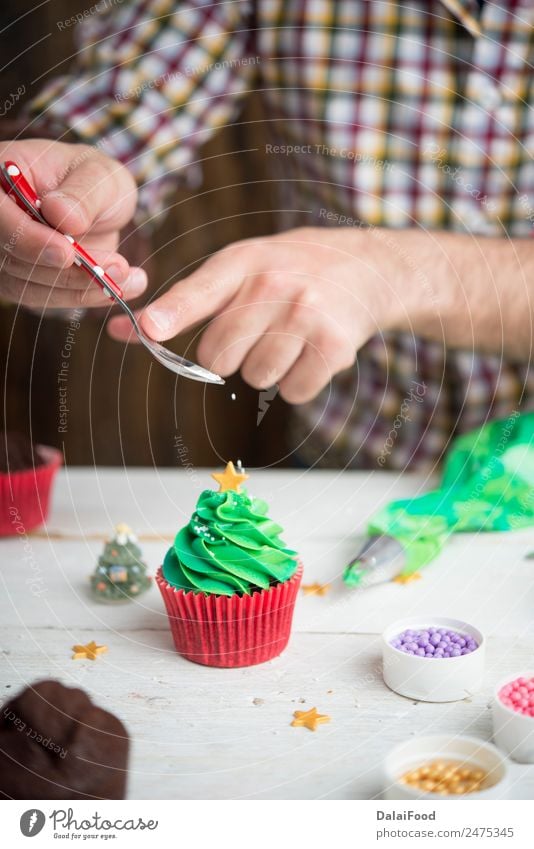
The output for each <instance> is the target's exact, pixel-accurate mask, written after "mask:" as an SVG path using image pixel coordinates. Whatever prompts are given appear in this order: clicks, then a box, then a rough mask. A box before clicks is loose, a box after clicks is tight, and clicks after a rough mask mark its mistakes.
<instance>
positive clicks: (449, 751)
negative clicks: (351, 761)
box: [384, 655, 510, 801]
mask: <svg viewBox="0 0 534 849" xmlns="http://www.w3.org/2000/svg"><path fill="white" fill-rule="evenodd" d="M465 656H466V655H464V657H465ZM435 760H450V761H461V762H462V763H464V762H465V764H466V766H476V767H479V768H480V769H483V770H484V772H486V773H488V774H489V776H490V780H491V782H492V784H491V786H488V787H485V788H484V789H483V790H478V791H476V792H475V793H465V794H463V795H458V796H457V795H454V796H442V795H441V794H437V793H427V792H425V791H424V790H418V789H417V788H415V787H410V785H409V784H402V783H401V782H400V781H399V779H400V777H401V776H402V775H404V774H405V773H406V772H408V771H409V770H412V769H417V768H418V767H420V766H423V764H426V763H429V762H431V761H435ZM509 792H510V774H509V768H508V763H507V761H506V758H504V757H503V755H502V754H501V752H499V750H498V749H497V748H496V747H495V746H492V745H491V743H486V742H484V741H483V740H478V739H477V738H476V737H462V736H458V737H450V736H448V735H445V734H433V735H430V736H428V737H414V738H413V739H411V740H407V741H406V742H405V743H401V744H400V745H399V746H396V747H395V748H394V749H393V750H392V751H391V752H390V753H389V755H388V756H387V757H386V759H385V761H384V798H385V799H426V800H428V799H433V800H434V801H441V800H445V799H456V800H460V799H471V800H473V801H475V800H483V799H507V798H508V794H509Z"/></svg>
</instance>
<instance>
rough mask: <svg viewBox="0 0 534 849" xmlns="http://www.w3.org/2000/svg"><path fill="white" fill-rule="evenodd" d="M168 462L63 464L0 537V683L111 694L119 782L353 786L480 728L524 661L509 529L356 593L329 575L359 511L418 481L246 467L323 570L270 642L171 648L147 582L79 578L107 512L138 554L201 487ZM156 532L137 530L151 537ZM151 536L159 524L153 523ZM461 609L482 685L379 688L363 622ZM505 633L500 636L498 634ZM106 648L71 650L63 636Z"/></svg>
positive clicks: (341, 790)
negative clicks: (130, 532) (302, 714)
mask: <svg viewBox="0 0 534 849" xmlns="http://www.w3.org/2000/svg"><path fill="white" fill-rule="evenodd" d="M195 476H196V479H195V480H192V479H191V475H187V474H186V473H185V472H182V473H181V474H177V473H176V472H171V471H170V470H150V471H149V470H135V471H127V470H123V471H119V470H113V471H111V470H102V469H98V470H83V471H81V470H68V471H64V472H63V473H62V476H61V478H60V480H59V481H58V486H57V488H56V497H55V500H54V509H53V512H52V515H51V518H50V521H49V525H48V530H49V532H50V538H48V539H47V538H46V537H45V536H40V535H39V536H31V535H30V536H28V537H27V538H20V539H11V540H2V541H1V542H0V548H1V558H2V568H1V573H0V574H1V581H2V584H1V585H2V592H1V593H0V625H1V627H0V650H1V653H0V682H1V684H0V686H1V694H2V696H3V698H4V699H7V698H9V697H10V696H11V695H12V694H13V693H14V692H16V691H17V690H18V689H19V688H21V687H22V686H24V685H26V684H28V683H31V682H32V681H35V680H37V679H39V678H43V677H48V676H51V677H54V678H57V679H59V680H61V681H63V682H64V683H65V684H70V685H76V684H79V685H80V686H82V687H84V688H85V689H86V690H87V691H88V692H89V693H90V694H91V696H92V697H93V698H94V699H95V701H96V702H97V703H99V704H101V705H102V706H103V707H107V708H109V709H110V710H113V711H115V712H116V713H117V714H118V715H119V716H120V717H121V718H122V719H123V720H124V721H125V723H126V724H127V726H128V728H129V730H130V733H131V736H132V740H133V748H132V762H131V775H130V785H129V795H130V797H131V798H193V799H194V798H228V799H231V798H259V799H267V798H291V799H292V798H370V797H373V796H375V795H376V794H378V793H379V792H380V787H381V776H380V763H381V761H382V759H383V757H384V755H385V754H386V753H387V752H388V750H389V749H390V748H391V746H392V745H394V744H395V743H397V742H400V741H401V740H403V739H405V737H406V736H409V735H413V734H416V733H417V734H422V733H431V732H436V731H438V730H440V731H445V732H451V733H468V734H475V735H477V736H480V737H482V738H484V739H489V737H490V734H491V723H490V710H489V707H488V705H489V701H490V697H491V692H492V688H493V686H494V684H495V683H496V682H497V681H498V680H499V679H500V678H502V677H503V676H505V675H508V674H513V673H514V672H515V671H519V670H522V669H524V668H526V667H529V666H530V667H531V668H532V667H533V666H534V663H533V662H532V648H533V640H532V610H533V609H534V607H533V604H532V602H533V598H532V586H531V584H532V580H531V576H532V568H533V567H532V562H531V561H530V562H529V561H525V560H524V559H523V557H524V554H525V552H526V551H527V550H529V547H532V535H531V534H528V533H526V532H521V533H514V534H508V535H504V534H502V535H491V536H489V535H488V536H478V537H477V536H465V537H462V538H459V539H457V540H455V541H454V542H453V543H451V544H450V546H449V548H448V550H447V551H446V552H445V553H444V554H443V555H442V557H441V558H440V560H439V561H438V562H436V564H434V565H433V566H432V567H430V568H429V569H428V570H427V571H426V572H425V573H424V577H423V579H422V580H421V581H419V582H417V583H415V584H412V585H408V586H406V587H399V586H393V585H384V586H381V587H376V588H374V589H371V590H368V591H365V592H363V593H358V592H354V591H349V590H348V589H347V588H346V587H344V586H343V585H342V583H341V581H340V577H339V576H340V573H341V570H342V567H343V564H344V562H345V561H346V559H347V558H348V556H349V555H350V553H351V551H352V548H353V546H354V540H355V535H356V534H358V533H361V532H362V530H363V527H364V525H365V521H366V519H367V517H368V516H369V515H370V513H371V512H372V511H373V510H374V509H376V507H377V506H378V505H379V504H380V503H382V502H383V501H384V500H385V499H387V498H392V497H400V496H403V495H407V494H410V493H414V492H417V491H419V489H420V488H421V486H423V485H425V484H424V482H423V481H422V480H421V479H420V478H416V477H413V478H411V477H410V476H403V477H402V478H401V479H397V478H395V477H394V476H392V475H386V474H381V475H372V474H369V475H367V474H364V473H348V474H347V473H344V474H343V475H339V474H337V473H334V472H332V473H331V472H314V473H306V474H303V473H300V472H285V471H284V472H282V471H280V472H269V473H254V474H253V477H252V480H251V482H250V483H251V487H250V488H251V490H252V491H254V492H255V493H257V494H258V495H261V496H262V497H265V498H266V499H267V500H268V501H269V503H270V504H271V515H272V516H273V517H274V518H275V519H278V520H279V521H280V522H281V523H282V524H283V525H284V526H285V528H286V534H285V536H286V539H287V541H288V543H290V544H291V545H294V546H295V547H296V548H298V549H299V551H301V552H302V554H303V558H304V561H305V565H306V576H305V582H307V583H308V582H313V581H315V580H318V581H320V582H331V589H330V592H329V593H328V594H327V595H326V596H323V597H312V596H304V595H302V594H301V596H300V598H299V600H298V604H297V609H296V616H295V627H294V634H293V637H292V640H291V643H290V646H289V648H288V649H287V651H286V652H285V653H284V655H283V656H282V657H281V658H278V659H276V660H274V661H272V662H271V663H268V664H264V665H262V666H259V667H253V668H250V669H242V670H217V669H208V668H205V667H201V666H197V665H194V664H191V663H189V662H187V661H185V660H183V659H182V658H180V657H179V656H177V655H176V653H175V652H174V651H173V648H172V642H171V638H170V632H169V630H168V627H167V621H166V617H165V615H164V612H163V605H162V602H161V600H160V597H159V593H158V592H157V589H156V588H155V587H154V588H153V589H152V590H150V592H149V593H147V594H146V595H145V596H143V597H142V598H141V599H139V601H138V602H137V603H135V604H133V603H132V604H127V605H123V606H110V605H101V604H97V603H96V602H94V601H93V600H92V598H91V597H90V595H89V594H88V588H87V577H88V575H89V573H90V572H91V570H92V569H93V567H94V563H95V560H96V557H97V556H98V554H99V552H100V550H101V547H102V541H101V540H100V539H98V538H96V537H98V536H99V535H104V534H105V533H107V532H109V530H110V529H111V527H112V526H113V524H114V523H116V522H118V521H121V520H125V521H127V522H129V523H130V524H132V526H133V527H134V528H135V529H136V530H137V531H138V532H139V533H140V534H142V535H144V534H148V535H150V536H151V539H150V540H147V541H144V542H143V549H144V552H145V555H146V559H147V561H148V563H149V566H150V570H151V571H155V568H156V567H157V565H158V564H159V562H160V560H161V557H162V554H163V553H164V551H165V549H166V548H167V546H168V544H169V541H168V539H167V537H170V536H172V534H173V532H174V531H176V530H177V528H178V527H179V526H180V524H182V523H183V522H184V521H185V520H186V519H187V517H188V516H189V515H190V513H191V511H192V509H193V507H194V504H195V501H196V497H197V495H198V492H199V491H200V490H201V489H202V488H204V487H206V486H209V485H210V484H209V476H208V473H207V472H206V471H204V470H197V471H196V472H195ZM154 536H155V537H156V538H155V539H153V538H152V537H154ZM158 537H159V538H158ZM412 612H414V613H420V612H428V613H431V612H433V613H439V614H443V615H446V614H448V615H451V616H457V617H460V618H462V617H465V618H468V619H469V620H470V621H473V622H474V623H475V624H478V625H479V626H481V627H482V628H483V630H485V631H486V633H487V634H489V635H490V639H489V642H488V655H487V674H486V680H485V686H484V688H483V690H482V691H481V692H480V693H478V694H476V695H475V696H473V697H472V699H471V700H465V701H462V702H457V703H453V704H441V705H440V704H437V705H432V704H424V703H413V702H412V701H411V700H408V699H403V698H401V697H399V696H397V695H395V694H394V693H391V692H390V691H389V690H388V689H387V688H386V687H385V685H384V683H383V681H382V677H381V671H380V643H379V634H380V632H381V631H382V629H383V627H385V625H387V624H389V623H390V622H391V621H392V620H393V619H395V618H399V617H401V616H404V615H406V614H409V613H412ZM505 634H506V635H507V639H506V640H504V639H503V635H505ZM93 638H94V639H96V640H97V641H98V642H103V643H105V644H106V645H108V646H109V652H108V653H107V654H106V655H103V656H102V657H100V658H99V659H98V660H97V661H96V662H94V663H92V662H90V661H76V662H74V661H72V660H71V652H70V648H71V646H72V645H73V644H74V643H75V642H86V641H88V640H90V639H93ZM313 706H316V707H317V709H318V710H319V712H321V713H327V714H329V715H330V716H331V718H332V719H331V723H330V724H328V725H324V726H321V727H320V728H319V729H318V731H317V732H315V733H312V732H309V731H307V730H306V729H297V728H292V727H291V726H290V722H291V719H292V714H293V711H294V710H298V709H303V708H306V707H313ZM513 777H514V787H513V795H514V797H516V798H533V797H534V767H525V766H519V765H513Z"/></svg>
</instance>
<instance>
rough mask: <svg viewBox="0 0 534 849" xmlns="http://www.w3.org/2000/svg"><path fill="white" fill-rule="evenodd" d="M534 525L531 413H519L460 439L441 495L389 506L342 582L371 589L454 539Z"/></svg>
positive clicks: (410, 570) (405, 574)
mask: <svg viewBox="0 0 534 849" xmlns="http://www.w3.org/2000/svg"><path fill="white" fill-rule="evenodd" d="M532 525H534V413H519V412H518V411H514V412H513V413H512V414H511V415H510V416H509V417H508V418H507V419H499V420H496V421H493V422H488V423H487V424H485V425H482V427H480V428H478V429H477V430H474V431H471V432H470V433H466V434H463V435H461V436H458V437H456V439H455V440H454V442H453V443H452V445H451V448H450V450H449V451H448V452H447V456H446V458H445V464H444V469H443V478H442V481H441V486H440V488H439V489H435V490H433V491H432V492H428V493H426V494H425V495H421V496H419V497H417V498H407V499H401V500H398V501H392V502H391V503H390V504H388V505H387V506H386V507H384V508H382V509H381V510H380V511H379V512H378V513H377V514H376V515H375V516H374V517H373V519H371V521H370V522H369V524H368V526H367V534H368V537H367V539H366V540H365V542H364V544H363V546H362V548H361V549H360V550H359V552H358V553H357V554H356V555H355V557H354V558H353V559H352V560H351V562H350V563H349V564H348V566H347V568H346V570H345V573H344V576H343V580H344V581H345V583H347V584H349V585H350V586H367V585H370V584H375V583H379V582H382V581H387V580H391V579H392V578H394V577H397V578H400V579H406V578H410V577H411V576H413V575H414V574H415V573H417V572H418V571H419V569H421V568H423V566H426V565H427V564H428V563H430V562H431V561H432V560H434V558H435V557H437V555H438V554H439V553H440V551H441V550H442V548H443V546H444V545H445V543H446V542H447V540H448V538H449V536H450V535H451V534H453V533H459V532H462V531H470V532H475V531H476V532H478V531H509V530H514V529H518V528H524V527H529V526H532Z"/></svg>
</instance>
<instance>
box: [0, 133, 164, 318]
mask: <svg viewBox="0 0 534 849" xmlns="http://www.w3.org/2000/svg"><path fill="white" fill-rule="evenodd" d="M6 160H13V161H14V162H16V163H17V165H20V167H21V169H22V171H23V173H24V174H25V176H26V177H27V179H28V181H29V182H30V183H32V185H33V187H34V188H35V190H36V192H37V194H38V195H39V197H40V198H41V199H42V207H41V212H42V213H43V215H44V217H45V218H46V220H47V221H48V222H49V223H50V224H51V225H52V227H57V228H58V230H59V231H61V232H60V233H57V232H55V230H53V229H51V228H49V227H45V226H44V225H42V224H39V223H38V222H35V221H32V219H31V218H30V217H29V216H28V215H27V214H26V213H25V212H23V211H22V210H21V209H19V207H18V206H17V205H16V204H15V202H14V201H13V199H12V198H10V197H7V196H6V194H5V193H4V191H3V190H2V189H1V188H0V298H2V299H4V300H7V301H14V302H16V303H21V304H24V305H25V306H29V307H74V306H85V307H96V306H102V305H105V304H109V300H108V298H107V297H106V296H105V295H104V294H103V293H102V292H101V290H100V288H99V287H98V286H97V285H96V283H94V282H91V279H90V278H89V277H88V275H87V274H86V273H85V272H84V271H81V270H80V269H78V268H77V267H76V266H75V265H73V262H74V251H73V249H72V247H71V245H70V244H69V242H68V241H67V239H65V238H64V237H63V236H62V235H61V233H71V234H72V235H73V236H75V237H76V238H77V239H78V240H79V241H80V242H82V243H83V246H84V247H85V248H87V250H88V251H89V253H90V254H91V255H92V256H93V257H94V259H95V260H96V262H97V263H98V264H99V265H101V266H102V267H103V268H104V269H105V270H106V271H107V272H108V273H109V275H110V276H111V277H112V278H113V279H114V280H115V281H116V282H117V283H118V284H119V286H120V287H121V289H122V290H123V291H124V295H125V297H126V298H134V297H137V296H138V295H140V294H141V292H142V291H143V290H144V289H145V287H146V282H147V281H146V275H145V272H144V271H143V270H142V269H140V268H130V267H129V265H128V263H127V262H126V260H125V259H124V257H122V256H121V255H120V254H118V253H116V251H117V247H118V245H119V230H120V229H121V228H122V227H124V225H125V224H127V223H128V221H129V220H130V219H131V217H132V215H133V213H134V210H135V205H136V195H137V190H136V186H135V182H134V180H133V178H132V177H131V175H130V174H129V172H128V171H127V170H126V168H124V167H123V166H122V165H121V164H120V163H118V162H115V161H114V160H112V159H110V158H109V157H107V156H104V154H102V153H100V152H99V151H98V150H96V149H95V148H92V147H90V146H88V145H72V144H62V143H60V142H52V141H45V140H41V139H31V140H28V141H20V142H2V143H1V144H0V161H1V162H4V161H6Z"/></svg>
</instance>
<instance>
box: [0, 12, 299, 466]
mask: <svg viewBox="0 0 534 849" xmlns="http://www.w3.org/2000/svg"><path fill="white" fill-rule="evenodd" d="M88 5H91V4H88V3H87V0H50V2H48V3H46V4H44V5H41V6H40V7H39V8H37V9H34V4H33V3H32V2H31V0H8V1H7V2H6V0H4V2H3V3H2V6H1V9H0V22H1V26H2V28H4V27H7V28H6V29H4V31H3V33H2V34H1V35H0V39H1V58H2V63H1V64H2V65H3V66H4V71H3V72H2V75H1V78H0V92H1V96H0V103H2V104H3V103H4V100H5V98H7V97H9V96H10V94H11V93H12V92H15V91H16V90H17V88H18V87H19V86H20V84H21V83H23V84H24V85H25V86H26V97H25V98H22V99H21V100H20V102H19V103H17V106H16V107H15V108H13V109H12V110H11V111H10V113H9V116H8V117H9V119H12V118H13V117H15V116H16V114H17V110H18V108H19V107H20V106H21V105H22V104H23V102H24V99H28V98H31V97H34V96H35V95H36V94H37V93H38V91H39V90H40V87H41V86H42V85H43V83H44V82H45V81H46V80H47V79H49V78H50V77H52V76H53V75H55V74H58V73H65V72H66V70H67V69H68V61H67V57H68V56H69V55H72V53H73V50H74V47H73V38H72V36H73V29H70V30H63V31H59V30H58V28H57V25H56V22H57V21H58V20H63V19H65V18H67V17H70V16H71V15H74V14H75V13H76V12H78V11H83V10H84V9H86V8H88ZM48 33H51V35H50V36H48ZM41 39H42V40H41ZM31 45H33V47H31V49H28V48H30V46H31ZM51 68H54V70H53V72H51V73H48V74H47V75H46V76H45V77H44V78H43V79H42V80H41V81H40V82H38V83H36V84H34V85H32V84H31V81H32V80H34V79H35V77H37V76H39V75H41V74H42V73H43V72H45V71H47V70H48V69H51ZM264 143H265V137H264V128H263V126H262V114H261V106H260V104H259V103H258V99H257V97H255V96H254V95H251V96H250V97H249V98H248V101H247V103H246V106H245V109H244V112H243V113H242V114H241V116H240V118H239V120H238V122H237V123H236V126H233V127H228V128H226V129H225V130H223V131H222V132H221V133H219V134H218V135H217V137H216V138H215V139H213V140H212V141H211V142H210V143H209V144H208V145H206V146H205V147H204V149H203V155H205V158H206V163H205V166H204V168H203V172H204V182H203V186H202V188H201V193H202V194H201V196H199V197H196V196H195V193H193V192H191V193H188V192H186V191H183V190H180V191H179V192H178V193H177V196H176V201H177V203H176V205H175V206H174V208H173V209H172V211H171V212H170V214H169V215H168V217H167V218H166V220H165V221H164V223H163V225H162V226H161V228H160V229H159V230H158V231H157V232H156V233H155V235H154V236H153V237H152V244H151V246H150V249H151V251H152V253H153V256H152V260H151V261H150V266H149V267H150V272H151V273H150V286H149V289H150V291H151V292H153V291H155V290H159V289H160V288H161V287H162V286H163V285H170V284H171V283H173V282H176V280H177V279H179V277H180V276H183V275H180V273H179V270H180V269H183V268H186V267H188V266H191V267H194V265H195V263H198V262H199V259H200V258H201V257H205V256H208V255H209V254H210V253H212V252H213V251H216V250H217V249H218V248H221V247H223V246H224V245H226V244H228V243H229V242H231V241H234V240H236V239H241V238H247V237H250V236H255V235H263V234H268V233H270V232H272V231H273V226H274V210H275V203H276V201H275V198H274V197H273V196H272V193H271V192H270V189H269V183H268V182H264V181H265V180H266V179H267V178H268V173H267V170H266V166H265V162H264V160H263V158H262V156H261V153H260V150H261V148H262V145H263V146H264ZM250 148H259V150H258V151H257V152H252V153H240V151H243V150H249V149H250ZM220 154H227V155H225V156H224V158H223V159H218V156H219V155H220ZM221 163H223V164H221ZM232 186H237V188H232ZM199 194H200V193H199ZM191 230H194V232H195V235H194V237H190V236H188V237H184V236H182V234H183V233H184V232H186V231H191ZM129 250H130V247H128V245H126V248H125V253H126V254H128V251H129ZM66 334H67V324H66V323H65V321H64V320H61V319H58V318H43V316H41V315H34V314H30V313H28V312H25V311H22V310H20V309H19V310H17V309H16V308H15V307H14V306H11V305H7V304H5V303H2V304H0V364H1V378H2V387H3V394H4V404H3V411H2V426H3V427H7V428H9V429H10V430H17V431H22V432H24V433H28V434H30V433H31V436H32V438H33V439H34V441H37V442H41V443H46V444H49V445H55V446H58V447H60V448H63V450H64V452H65V457H66V460H67V462H68V463H69V464H93V463H98V464H103V465H122V464H129V465H152V464H157V465H171V466H173V465H177V466H179V465H180V464H185V463H193V464H195V465H196V464H199V465H208V466H211V465H214V464H220V462H221V460H223V459H227V458H228V459H230V458H234V459H236V458H238V457H239V458H241V459H242V460H243V462H244V463H245V464H246V465H252V466H257V465H266V464H277V463H278V462H279V461H280V460H281V458H283V457H284V455H285V454H286V448H285V437H284V434H285V422H286V420H287V416H288V408H287V407H286V405H285V404H283V402H281V401H280V399H275V400H274V401H273V403H272V404H271V406H270V408H269V410H268V413H267V414H266V415H265V418H264V419H263V420H262V422H261V424H260V425H259V426H257V412H258V400H259V397H258V393H257V392H255V391H253V390H252V389H250V388H249V387H247V386H246V385H245V384H244V383H243V382H242V381H241V379H240V377H239V376H236V377H233V378H231V379H230V380H229V381H227V385H226V386H224V387H222V388H220V387H211V388H209V387H208V388H206V387H204V386H203V385H201V384H197V383H194V382H193V381H188V380H184V379H183V378H181V379H179V380H178V381H177V380H176V378H175V377H174V376H173V375H172V374H171V373H170V372H168V371H166V370H165V369H163V368H161V367H160V366H158V365H157V364H154V365H152V363H151V359H150V357H149V356H148V355H147V354H146V353H145V352H144V351H143V350H142V349H139V348H137V346H136V347H134V346H130V347H128V348H126V347H125V346H123V345H121V344H119V343H117V342H114V341H112V340H111V339H109V338H108V337H107V335H106V332H105V317H104V315H103V314H101V313H99V314H96V315H95V314H93V315H91V314H88V315H87V317H85V318H84V320H83V322H82V326H81V328H80V329H79V330H78V331H77V332H76V334H75V344H74V346H73V348H72V356H71V360H70V365H69V371H68V380H67V384H66V388H67V399H68V408H69V412H68V416H67V425H66V427H67V431H66V433H61V432H59V431H58V427H59V425H60V420H59V401H58V371H59V369H60V364H61V359H62V358H61V350H62V347H63V344H64V341H65V338H66ZM191 344H192V336H189V337H187V336H185V337H182V338H180V339H177V340H175V342H174V343H173V347H174V349H175V350H177V351H187V355H188V356H189V357H193V356H194V346H193V347H191ZM232 393H235V394H236V396H237V398H236V400H235V401H233V400H232V399H231V394H232Z"/></svg>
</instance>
